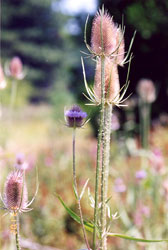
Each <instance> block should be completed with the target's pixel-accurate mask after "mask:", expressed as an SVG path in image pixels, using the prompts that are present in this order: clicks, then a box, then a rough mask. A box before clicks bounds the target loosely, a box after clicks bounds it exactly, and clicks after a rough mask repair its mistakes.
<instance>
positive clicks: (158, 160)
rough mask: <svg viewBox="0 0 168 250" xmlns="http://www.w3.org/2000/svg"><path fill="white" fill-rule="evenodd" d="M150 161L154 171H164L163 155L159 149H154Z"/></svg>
mask: <svg viewBox="0 0 168 250" xmlns="http://www.w3.org/2000/svg"><path fill="white" fill-rule="evenodd" d="M150 163H151V166H152V168H153V170H154V171H155V172H156V173H160V174H164V173H165V162H164V157H163V154H162V152H161V151H160V149H157V148H156V149H154V150H153V151H152V155H151V158H150Z"/></svg>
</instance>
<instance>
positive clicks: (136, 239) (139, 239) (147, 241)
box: [108, 233, 168, 243]
mask: <svg viewBox="0 0 168 250" xmlns="http://www.w3.org/2000/svg"><path fill="white" fill-rule="evenodd" d="M108 236H111V237H118V238H122V239H125V240H133V241H137V242H146V243H156V242H168V239H162V240H148V239H143V238H136V237H132V236H128V235H124V234H117V233H108Z"/></svg>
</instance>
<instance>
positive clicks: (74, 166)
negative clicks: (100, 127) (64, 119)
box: [72, 128, 91, 250]
mask: <svg viewBox="0 0 168 250" xmlns="http://www.w3.org/2000/svg"><path fill="white" fill-rule="evenodd" d="M75 142H76V129H75V128H74V129H73V142H72V144H73V184H74V189H75V194H76V196H77V203H78V209H79V216H80V221H81V225H82V231H83V236H84V240H85V243H86V246H87V249H88V250H91V249H90V246H89V242H88V240H87V235H86V230H85V226H84V220H83V214H82V208H81V203H80V196H79V194H78V186H77V180H76V157H75V152H76V150H75Z"/></svg>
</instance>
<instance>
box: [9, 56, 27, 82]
mask: <svg viewBox="0 0 168 250" xmlns="http://www.w3.org/2000/svg"><path fill="white" fill-rule="evenodd" d="M7 73H8V74H9V75H10V76H12V77H13V78H16V79H18V80H21V79H23V77H24V72H23V64H22V61H21V59H20V58H19V57H17V56H15V57H13V58H12V60H11V61H10V63H9V68H8V69H7Z"/></svg>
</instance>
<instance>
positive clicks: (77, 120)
mask: <svg viewBox="0 0 168 250" xmlns="http://www.w3.org/2000/svg"><path fill="white" fill-rule="evenodd" d="M64 116H65V121H66V125H67V126H68V127H70V128H81V127H82V126H83V125H84V124H85V118H86V117H87V113H86V112H83V111H82V109H81V108H80V107H79V106H77V105H74V106H72V108H71V109H69V110H66V111H65V113H64Z"/></svg>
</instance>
